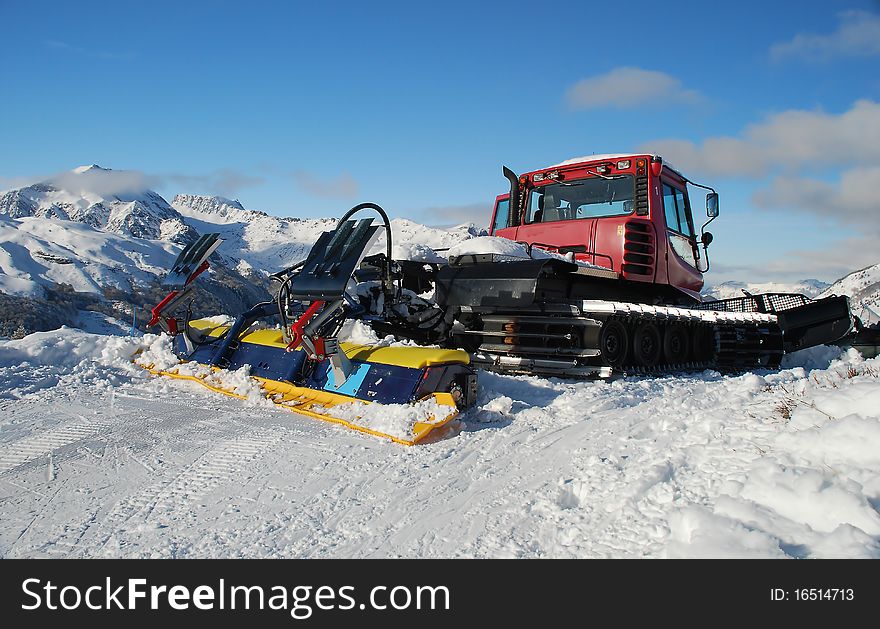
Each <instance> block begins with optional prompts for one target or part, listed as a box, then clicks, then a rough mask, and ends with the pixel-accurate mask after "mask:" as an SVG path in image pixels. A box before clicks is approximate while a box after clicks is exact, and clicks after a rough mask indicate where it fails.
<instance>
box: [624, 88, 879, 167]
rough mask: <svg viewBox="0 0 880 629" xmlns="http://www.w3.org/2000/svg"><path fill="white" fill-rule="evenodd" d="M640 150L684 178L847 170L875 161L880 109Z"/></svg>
mask: <svg viewBox="0 0 880 629" xmlns="http://www.w3.org/2000/svg"><path fill="white" fill-rule="evenodd" d="M640 149H641V150H646V151H650V152H653V153H659V154H660V155H663V156H664V157H667V158H668V159H669V160H670V162H671V163H673V164H674V165H675V166H677V167H680V168H682V170H684V171H685V172H689V173H701V174H706V175H713V176H747V177H754V176H759V175H762V174H764V173H768V171H774V170H786V171H794V170H797V169H799V168H803V167H805V166H809V167H815V168H824V167H835V166H849V165H854V164H863V163H866V162H871V161H877V160H880V103H875V102H874V101H871V100H859V101H856V103H854V104H853V106H852V107H851V108H850V109H849V110H848V111H845V112H843V113H842V114H829V113H825V112H821V111H804V110H794V109H793V110H789V111H784V112H782V113H778V114H775V115H772V116H769V117H768V118H767V119H766V120H765V121H763V122H760V123H757V124H752V125H749V126H748V127H746V128H745V129H744V130H743V132H742V133H741V134H740V135H739V136H738V137H731V136H719V137H714V138H708V139H706V140H704V141H703V142H702V143H700V144H696V143H694V142H690V141H688V140H677V139H663V140H654V141H652V142H649V143H647V144H645V145H643V146H642V147H640Z"/></svg>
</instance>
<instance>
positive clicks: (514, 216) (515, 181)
mask: <svg viewBox="0 0 880 629" xmlns="http://www.w3.org/2000/svg"><path fill="white" fill-rule="evenodd" d="M501 172H503V173H504V176H505V177H507V179H508V181H510V205H509V207H510V209H509V211H508V212H507V226H508V227H517V226H519V193H520V190H519V178H518V177H517V176H516V173H515V172H513V171H512V170H510V169H509V168H508V167H507V166H502V170H501Z"/></svg>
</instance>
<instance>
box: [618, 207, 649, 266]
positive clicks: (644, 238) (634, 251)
mask: <svg viewBox="0 0 880 629" xmlns="http://www.w3.org/2000/svg"><path fill="white" fill-rule="evenodd" d="M646 203H647V201H646ZM623 252H624V253H623V266H622V271H623V274H624V276H626V275H640V276H649V277H650V276H653V275H654V259H655V257H656V255H655V254H656V244H655V242H654V232H653V230H652V229H651V226H650V225H649V224H647V223H642V222H640V221H629V222H628V223H627V224H626V236H625V237H624V243H623Z"/></svg>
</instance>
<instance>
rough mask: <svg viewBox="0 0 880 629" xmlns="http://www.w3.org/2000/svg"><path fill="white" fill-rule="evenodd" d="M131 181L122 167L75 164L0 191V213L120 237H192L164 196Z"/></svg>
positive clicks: (185, 240)
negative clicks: (43, 178)
mask: <svg viewBox="0 0 880 629" xmlns="http://www.w3.org/2000/svg"><path fill="white" fill-rule="evenodd" d="M137 183H138V182H137V181H136V179H135V177H130V176H128V175H127V174H126V173H125V171H113V170H111V169H109V168H101V167H100V166H97V165H94V164H93V165H91V166H81V167H79V168H76V169H74V170H72V171H71V172H69V173H65V174H63V175H60V176H58V177H55V178H53V179H51V180H48V181H44V182H40V183H36V184H33V185H30V186H26V187H24V188H18V189H16V190H10V191H8V192H6V193H4V194H3V195H0V215H6V216H8V217H10V218H28V217H38V218H51V219H58V220H69V221H75V222H79V223H85V224H86V225H90V226H91V227H94V228H95V229H99V230H101V231H105V232H110V233H115V234H120V235H122V236H132V237H134V238H150V239H161V240H165V241H171V242H176V243H181V244H185V243H188V242H191V241H192V240H194V239H195V238H196V237H197V236H198V234H197V233H196V231H195V230H194V229H193V228H192V227H191V226H190V225H188V224H186V222H184V221H183V219H182V217H181V216H180V215H179V214H178V213H177V212H176V211H175V210H174V209H173V208H172V207H171V206H170V205H168V202H167V201H166V200H165V199H163V198H162V197H161V196H160V195H159V194H158V193H156V192H153V191H152V190H145V189H142V188H141V187H140V186H138V185H136V184H137Z"/></svg>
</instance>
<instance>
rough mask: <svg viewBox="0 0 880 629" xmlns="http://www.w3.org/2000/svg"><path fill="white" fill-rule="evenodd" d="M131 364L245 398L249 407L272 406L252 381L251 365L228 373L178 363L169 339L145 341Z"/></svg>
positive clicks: (226, 371) (257, 384)
mask: <svg viewBox="0 0 880 629" xmlns="http://www.w3.org/2000/svg"><path fill="white" fill-rule="evenodd" d="M151 336H154V335H151ZM134 360H135V362H136V363H137V364H139V365H141V366H142V367H145V368H147V369H155V370H160V371H167V372H169V373H175V374H179V375H181V376H191V377H194V378H198V379H200V380H203V381H204V382H205V383H206V384H208V385H210V386H212V387H216V388H218V389H222V390H224V391H228V392H230V393H234V394H236V395H240V396H242V397H244V398H246V399H247V401H248V402H249V403H250V404H257V405H269V406H271V402H270V401H269V400H267V399H266V394H265V392H264V391H263V388H262V387H261V386H260V383H259V381H257V380H254V379H253V378H252V377H251V367H250V365H243V366H242V367H240V368H239V369H236V370H234V371H228V370H215V369H212V368H211V367H208V366H206V365H201V364H199V363H197V362H181V361H180V359H179V358H178V357H177V355H176V354H175V353H174V351H173V350H172V341H171V337H170V336H167V335H164V334H163V335H160V336H154V338H151V339H149V340H147V341H146V342H145V344H144V346H143V348H142V351H141V352H140V353H138V355H137V356H136V357H135V359H134Z"/></svg>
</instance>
